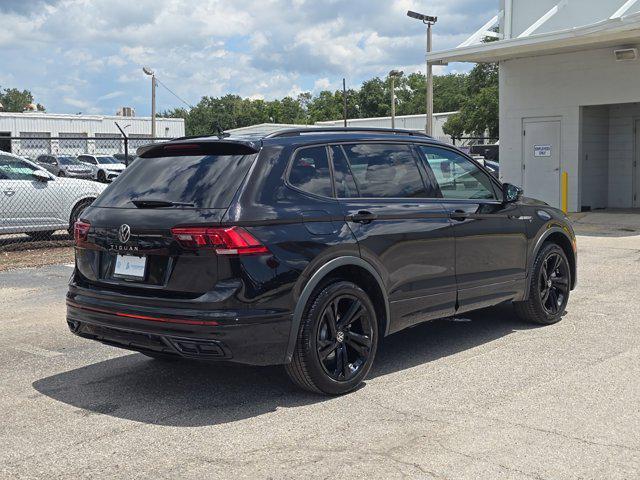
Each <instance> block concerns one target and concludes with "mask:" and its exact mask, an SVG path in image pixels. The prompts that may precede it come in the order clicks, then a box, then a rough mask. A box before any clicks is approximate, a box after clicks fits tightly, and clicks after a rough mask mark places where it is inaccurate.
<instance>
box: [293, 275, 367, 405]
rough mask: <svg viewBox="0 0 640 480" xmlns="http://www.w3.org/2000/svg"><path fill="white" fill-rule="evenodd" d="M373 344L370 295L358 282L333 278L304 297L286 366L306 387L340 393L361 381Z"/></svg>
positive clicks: (347, 390) (348, 390)
mask: <svg viewBox="0 0 640 480" xmlns="http://www.w3.org/2000/svg"><path fill="white" fill-rule="evenodd" d="M377 345H378V320H377V317H376V311H375V308H374V306H373V303H372V302H371V299H370V298H369V296H368V295H367V293H365V292H364V291H363V290H362V289H361V288H360V287H359V286H358V285H356V284H354V283H352V282H348V281H343V280H337V281H334V283H329V284H327V285H326V286H324V287H322V288H321V289H320V290H319V291H318V292H317V293H316V294H315V296H312V297H311V298H310V299H309V301H308V302H307V308H306V309H305V314H304V315H303V317H302V321H301V324H300V330H299V333H298V339H297V343H296V347H295V349H294V352H293V358H292V361H291V363H288V364H286V365H285V370H286V372H287V374H288V375H289V377H290V378H291V380H293V382H294V383H296V384H297V385H298V386H299V387H301V388H303V389H305V390H309V391H311V392H316V393H324V394H327V395H342V394H344V393H348V392H350V391H352V390H354V389H355V388H357V387H358V385H360V383H362V381H363V380H364V378H365V377H366V375H367V374H368V373H369V370H370V369H371V365H372V364H373V361H374V358H375V354H376V350H377Z"/></svg>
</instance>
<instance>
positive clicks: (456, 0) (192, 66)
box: [0, 0, 499, 116]
mask: <svg viewBox="0 0 640 480" xmlns="http://www.w3.org/2000/svg"><path fill="white" fill-rule="evenodd" d="M498 4H499V1H498V0H368V1H367V0H340V1H338V0H288V1H287V0H0V25H2V28H1V29H0V65H1V67H0V86H1V87H3V88H6V87H15V88H19V89H28V90H31V91H32V92H33V94H34V95H35V97H36V101H37V102H39V103H42V104H44V105H45V107H46V108H47V111H48V112H51V113H78V112H82V113H85V114H108V115H113V114H115V112H116V110H117V109H118V108H119V107H121V106H132V107H134V108H135V109H136V113H137V115H139V116H142V115H149V113H150V110H151V108H150V90H151V88H150V86H151V81H150V79H149V77H146V76H145V74H144V73H143V72H142V67H143V66H144V65H148V66H150V67H151V68H152V69H153V70H154V71H155V72H156V74H157V76H158V79H159V80H160V81H161V82H162V83H163V84H165V85H166V86H168V87H169V88H170V89H171V90H173V91H174V92H175V93H176V94H177V95H178V96H179V97H181V98H182V99H183V100H185V101H186V102H187V103H188V104H191V105H195V104H196V103H197V102H198V101H199V99H200V98H201V97H202V96H205V95H208V96H221V95H225V94H228V93H232V94H238V95H241V96H243V97H250V98H264V99H267V100H270V99H273V98H281V97H284V96H286V95H291V96H295V95H297V94H298V93H300V92H303V91H310V92H313V93H318V92H319V91H321V90H323V89H337V88H341V85H342V78H343V77H346V79H347V86H348V87H358V86H359V85H360V84H361V83H362V82H363V81H364V80H367V79H369V78H371V77H373V76H385V75H386V74H387V72H389V70H392V69H401V70H404V71H405V72H406V73H409V72H414V71H422V72H424V69H425V67H424V63H423V62H424V58H425V39H426V34H425V26H424V25H423V24H422V23H421V22H419V21H417V20H414V19H411V18H409V17H407V16H406V12H407V10H415V11H418V12H422V13H426V14H429V15H436V16H438V23H437V25H436V26H435V27H434V39H433V43H434V49H435V50H442V49H447V48H452V47H455V46H457V45H458V44H460V43H462V42H463V41H464V40H466V38H467V37H468V36H469V35H471V34H472V33H473V32H475V31H476V30H477V29H478V28H480V27H481V26H482V25H483V24H484V23H486V22H487V21H488V20H489V19H490V18H491V17H492V16H493V15H495V13H496V12H497V9H498ZM469 68H470V66H469V65H467V64H450V65H449V66H447V67H436V70H435V73H436V74H438V73H445V72H461V71H466V70H468V69H469ZM157 105H158V107H157V108H158V111H163V110H167V109H171V108H174V107H179V106H184V104H182V102H181V101H180V100H178V99H177V98H175V97H174V96H173V95H172V94H171V93H169V92H168V91H167V90H166V89H165V88H164V87H162V86H159V88H158V91H157Z"/></svg>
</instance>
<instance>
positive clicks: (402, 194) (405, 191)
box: [343, 143, 427, 198]
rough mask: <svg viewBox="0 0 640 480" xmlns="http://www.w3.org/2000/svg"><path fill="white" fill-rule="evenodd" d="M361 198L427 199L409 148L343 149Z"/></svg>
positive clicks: (372, 145)
mask: <svg viewBox="0 0 640 480" xmlns="http://www.w3.org/2000/svg"><path fill="white" fill-rule="evenodd" d="M343 147H344V150H345V152H346V154H347V158H348V160H349V163H350V166H351V172H352V173H353V176H354V177H355V181H356V184H357V185H358V190H359V191H360V196H361V197H386V198H411V197H426V196H427V195H426V192H425V188H424V184H423V182H422V176H421V175H420V171H419V170H418V166H417V165H416V162H415V158H414V156H413V154H412V152H411V148H410V147H409V146H408V145H384V144H378V143H370V144H366V143H362V144H358V145H343Z"/></svg>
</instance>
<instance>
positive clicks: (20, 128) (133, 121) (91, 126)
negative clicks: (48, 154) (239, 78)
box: [0, 112, 184, 138]
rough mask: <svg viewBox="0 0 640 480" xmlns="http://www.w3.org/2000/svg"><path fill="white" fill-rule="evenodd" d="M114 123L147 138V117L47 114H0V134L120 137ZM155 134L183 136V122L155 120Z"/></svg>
mask: <svg viewBox="0 0 640 480" xmlns="http://www.w3.org/2000/svg"><path fill="white" fill-rule="evenodd" d="M116 122H118V123H119V124H120V126H121V127H125V126H126V125H129V127H128V128H127V129H126V132H127V134H128V135H149V136H150V135H151V118H150V117H118V116H99V115H61V114H47V113H2V112H0V132H10V133H11V136H14V137H18V136H20V133H21V132H27V133H28V132H31V133H33V132H37V133H48V134H49V135H50V136H52V137H57V136H59V134H60V133H79V134H87V135H88V136H89V137H93V136H95V134H96V133H103V134H105V133H110V134H113V135H114V136H118V135H120V131H119V130H118V127H116ZM156 132H157V133H156V135H157V136H158V137H161V138H175V137H182V136H184V120H183V119H181V118H157V119H156Z"/></svg>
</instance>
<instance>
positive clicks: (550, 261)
mask: <svg viewBox="0 0 640 480" xmlns="http://www.w3.org/2000/svg"><path fill="white" fill-rule="evenodd" d="M538 284H539V288H540V300H541V302H542V308H544V310H545V312H547V313H548V314H549V315H557V314H558V312H559V310H560V309H561V308H562V307H563V306H564V304H565V298H566V297H567V295H568V294H569V266H568V265H567V261H566V259H565V258H563V257H562V256H560V254H559V253H557V252H552V253H550V254H549V255H547V257H546V258H545V259H544V261H543V262H542V268H541V269H540V275H539V278H538Z"/></svg>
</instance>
